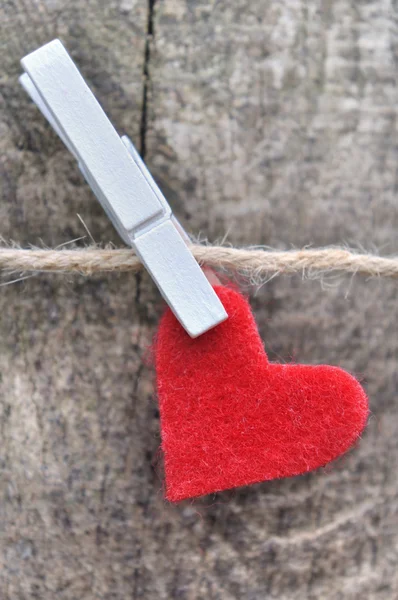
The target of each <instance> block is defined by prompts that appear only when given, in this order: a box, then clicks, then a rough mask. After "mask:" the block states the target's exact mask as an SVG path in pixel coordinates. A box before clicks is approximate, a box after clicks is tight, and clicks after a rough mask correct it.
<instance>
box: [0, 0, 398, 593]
mask: <svg viewBox="0 0 398 600" xmlns="http://www.w3.org/2000/svg"><path fill="white" fill-rule="evenodd" d="M152 4H153V3H152V2H150V3H149V5H150V6H152ZM147 10H148V5H147V2H146V1H144V0H112V1H111V2H101V1H100V0H89V1H83V0H73V1H72V2H61V1H59V0H51V1H50V0H46V1H43V0H41V1H36V2H33V1H31V2H25V3H23V2H22V1H21V0H19V1H8V2H3V4H2V6H1V8H0V27H1V33H0V36H1V41H2V47H3V49H4V50H5V51H4V52H3V56H2V68H1V69H2V72H1V75H0V80H1V85H2V90H1V91H2V96H1V98H2V100H1V107H0V128H1V136H0V156H1V163H0V164H1V177H2V179H1V183H2V185H1V192H0V221H1V228H0V234H1V235H3V236H4V237H5V238H6V239H9V238H13V239H15V240H17V241H20V242H22V243H28V242H31V243H38V242H39V240H40V238H42V239H43V241H44V242H45V243H46V244H48V245H55V244H59V243H63V242H67V241H69V240H70V239H73V238H75V237H79V236H80V235H84V233H85V232H84V230H83V229H82V227H81V225H80V222H79V220H78V219H77V218H76V213H79V214H81V215H82V217H83V219H84V221H85V222H86V223H87V225H88V227H89V229H90V231H91V232H92V233H93V235H94V237H95V239H96V240H97V241H103V242H104V241H105V242H106V241H108V240H113V241H115V242H116V243H119V242H118V240H117V237H116V235H115V234H114V232H113V230H112V226H111V225H110V224H109V223H108V221H107V219H106V217H105V216H104V215H103V213H102V211H101V208H100V206H99V204H98V203H97V201H96V200H95V199H94V198H93V196H92V194H91V193H90V191H89V190H88V189H87V187H86V186H85V185H84V183H83V181H82V179H81V177H80V175H79V172H78V170H77V168H76V165H75V164H74V161H73V159H72V158H71V157H70V156H69V155H68V153H67V151H66V150H65V149H64V148H63V146H62V144H61V142H59V140H57V138H56V136H55V134H54V133H53V132H52V131H51V130H50V128H49V127H48V126H47V125H46V124H45V123H44V121H43V120H42V119H41V117H39V115H38V113H37V112H36V109H35V108H34V107H33V106H32V105H30V104H29V102H28V101H27V98H26V96H25V95H24V93H23V91H22V90H20V89H19V87H18V84H17V75H18V73H19V72H20V69H19V65H18V61H19V59H20V57H21V56H23V55H25V54H26V53H27V52H29V51H31V50H33V49H34V48H36V47H37V46H39V45H40V44H42V43H44V42H46V41H48V40H50V39H51V38H53V37H55V36H59V37H60V38H61V39H63V41H64V42H65V43H66V45H67V47H68V49H69V50H71V51H72V55H73V56H74V57H75V58H76V60H77V61H78V63H79V66H80V68H81V70H82V72H83V74H84V75H85V77H86V78H87V80H88V81H89V83H90V84H91V85H92V87H93V89H94V91H95V93H96V94H97V97H98V98H99V99H100V101H101V103H102V104H103V106H104V107H105V109H106V111H107V112H108V114H109V115H110V117H111V119H112V121H113V122H114V123H115V125H116V126H117V128H118V130H119V131H120V132H125V133H127V134H129V135H130V136H131V137H132V138H133V139H134V141H135V142H136V143H137V144H138V145H139V146H140V145H141V146H143V147H144V148H145V149H146V157H147V159H148V163H149V166H150V168H151V169H152V170H153V172H154V175H155V176H156V177H157V179H158V181H159V183H160V185H161V186H162V189H163V191H164V192H165V194H166V196H167V197H168V198H169V199H170V201H171V203H172V204H173V205H174V207H175V209H176V212H177V215H178V217H180V218H181V220H182V221H183V222H184V224H185V225H187V226H188V227H191V228H192V230H193V231H195V232H198V231H202V232H203V233H204V234H207V235H209V237H210V238H213V239H214V238H215V237H217V236H218V237H222V236H223V235H224V234H226V233H228V239H229V240H230V241H231V242H234V243H242V244H258V243H265V244H270V245H273V246H278V247H284V246H289V245H290V244H296V245H303V244H308V243H312V244H314V245H317V244H327V243H337V244H340V243H344V242H346V241H349V242H351V243H358V244H363V245H364V246H365V247H366V248H371V247H372V246H373V245H376V246H377V247H380V248H381V249H382V251H383V253H390V252H391V253H392V252H397V249H398V238H397V235H396V232H397V229H398V212H397V206H398V203H397V191H396V181H395V178H396V175H395V164H396V162H397V158H398V150H397V144H396V135H397V132H396V111H397V108H396V107H397V105H398V104H397V94H398V92H397V86H396V73H395V63H396V56H397V39H398V37H397V14H398V13H397V9H396V6H395V5H394V4H393V3H392V2H390V1H389V0H374V1H373V2H354V0H339V1H338V2H326V1H322V2H315V0H310V1H309V2H305V1H304V0H303V1H300V0H297V1H295V2H291V1H289V2H288V1H287V0H282V1H278V2H273V3H265V2H260V1H258V2H249V1H246V0H234V1H233V2H227V1H226V0H218V1H211V0H199V1H195V2H191V1H188V0H178V1H176V2H174V1H172V0H165V1H163V2H161V1H159V2H156V3H155V5H154V7H153V6H152V13H151V18H150V19H149V21H150V26H149V30H150V31H152V33H153V43H152V44H151V46H150V48H149V49H148V48H147V49H146V48H145V34H146V32H147V30H148V12H147ZM148 50H149V52H148ZM145 57H146V58H145ZM144 58H145V61H144ZM144 62H146V63H147V64H144ZM143 73H147V74H148V75H149V82H148V83H149V85H148V87H147V92H148V93H147V98H146V102H145V109H144V107H143V106H142V99H143V97H144V96H145V93H144V89H143V77H142V75H143ZM140 137H141V139H140ZM17 276H18V274H17ZM326 283H331V284H336V283H337V282H336V281H335V280H329V282H326ZM251 291H253V290H251ZM0 302H1V306H0V310H1V315H2V318H1V323H0V330H1V337H0V340H1V341H0V373H1V382H0V432H1V445H0V494H1V501H0V539H1V544H0V545H1V554H0V555H1V559H0V560H1V569H0V581H1V584H0V590H1V594H0V595H1V597H2V598H3V597H4V598H5V599H6V600H8V599H11V598H12V599H13V600H14V598H18V599H19V598H21V599H25V598H26V599H27V598H29V599H30V598H35V597H37V598H40V599H41V600H47V599H48V600H50V599H51V600H53V598H60V599H68V600H69V599H70V600H72V599H75V598H78V599H79V600H85V599H87V600H91V599H94V598H95V599H97V598H104V599H105V598H106V599H107V600H108V599H116V600H119V599H120V600H121V599H122V598H123V599H124V598H128V597H132V598H139V597H143V598H147V599H151V598H156V599H157V598H162V599H168V598H174V597H181V598H187V599H188V598H189V599H194V598H198V599H199V598H204V597H206V598H209V599H210V598H211V599H217V598H220V599H222V600H228V599H231V600H232V599H233V598H253V599H257V598H259V599H260V598H261V599H262V598H266V597H274V598H280V599H288V600H294V599H299V600H302V598H308V599H316V600H318V598H322V599H323V598H324V599H327V600H337V599H339V600H340V599H342V598H344V600H345V599H353V600H354V599H356V598H358V597H363V598H378V599H379V598H380V599H384V598H385V599H386V600H387V599H388V600H390V599H391V598H394V597H395V596H396V595H397V589H398V579H397V572H398V570H397V556H396V545H397V533H396V530H397V527H396V523H397V519H398V517H397V508H396V507H397V496H398V488H397V478H396V472H397V467H398V447H397V439H398V438H397V432H398V419H397V411H396V405H395V398H396V392H397V375H396V357H397V353H398V336H397V325H396V323H397V316H398V301H397V294H396V284H394V283H393V282H385V281H380V282H367V281H365V280H361V279H354V280H353V281H348V280H347V279H343V280H341V281H340V284H339V285H333V286H331V287H330V286H328V285H326V286H321V285H320V284H319V282H313V281H306V282H302V281H300V279H299V278H298V277H297V278H296V277H294V278H290V279H287V278H281V279H275V280H273V281H271V282H269V283H268V284H267V285H266V286H264V287H263V288H262V289H261V290H260V291H259V292H258V294H257V295H256V296H255V297H254V294H253V295H252V302H253V306H254V308H255V311H256V317H257V319H258V322H259V327H260V331H261V334H262V336H263V338H264V340H265V344H266V347H267V350H268V352H269V354H270V355H271V356H272V357H273V358H274V359H275V360H290V359H291V358H292V357H293V358H294V359H295V360H300V361H303V362H304V361H308V362H311V363H319V362H330V363H332V364H340V365H341V366H343V367H345V368H347V369H349V370H351V371H354V372H356V373H357V374H358V375H359V376H361V377H363V378H364V381H365V384H366V386H367V389H368V391H369V394H370V397H371V403H372V410H373V416H372V418H371V420H370V424H369V427H368V430H367V432H366V434H365V436H364V439H363V440H362V442H361V444H360V446H359V448H358V449H356V450H355V451H354V452H352V453H351V454H349V456H348V457H347V458H345V459H344V460H343V461H341V462H340V463H338V464H337V465H334V466H333V467H332V468H331V469H330V470H329V469H328V470H327V471H326V472H325V473H315V474H312V475H308V476H305V477H302V478H294V479H291V480H286V481H280V482H274V483H268V484H262V485H258V486H254V487H253V488H250V489H247V490H246V489H243V490H239V491H236V492H232V493H225V494H221V495H219V497H217V498H216V499H215V500H214V499H212V498H207V499H205V500H203V501H200V502H198V503H197V504H195V505H193V506H191V505H189V504H187V505H185V506H178V507H170V506H167V505H165V504H164V502H163V500H162V494H161V480H160V475H158V473H159V468H158V466H154V465H156V464H157V459H158V446H159V433H158V417H157V407H156V402H155V397H154V391H153V381H152V379H153V374H152V372H151V370H150V368H148V367H147V357H148V353H149V347H150V344H151V340H152V335H153V332H154V331H155V327H156V322H157V319H158V316H159V314H160V310H161V304H160V302H158V295H157V293H156V291H155V290H154V288H153V286H152V285H151V284H150V283H149V282H148V280H147V279H146V278H143V280H142V281H141V279H137V280H136V279H135V278H133V277H132V276H131V275H128V274H124V275H118V276H115V275H113V276H112V275H109V276H104V277H95V278H93V279H90V280H85V279H83V278H67V279H63V278H60V277H57V276H40V277H37V278H33V279H29V280H27V281H24V282H21V283H19V284H15V285H12V286H8V287H3V288H2V289H1V296H0Z"/></svg>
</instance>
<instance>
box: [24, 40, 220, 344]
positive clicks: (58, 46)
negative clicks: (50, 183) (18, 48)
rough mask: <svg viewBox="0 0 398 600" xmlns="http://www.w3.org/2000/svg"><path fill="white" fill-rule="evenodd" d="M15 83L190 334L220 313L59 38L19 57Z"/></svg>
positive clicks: (143, 171) (142, 172)
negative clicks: (66, 151)
mask: <svg viewBox="0 0 398 600" xmlns="http://www.w3.org/2000/svg"><path fill="white" fill-rule="evenodd" d="M21 64H22V67H23V69H24V70H25V71H26V72H25V73H24V74H23V75H22V76H21V78H20V82H21V84H22V85H23V87H24V88H25V90H26V91H27V92H28V94H29V95H30V97H31V98H32V100H33V101H34V102H35V103H36V104H37V106H38V108H39V109H40V110H41V112H42V113H43V115H44V116H45V117H46V118H47V119H48V121H49V122H50V124H51V125H52V126H53V128H54V129H55V131H56V132H57V133H58V135H59V136H60V137H61V139H62V140H63V142H64V143H65V145H66V146H67V148H68V149H69V150H70V151H71V152H72V154H73V155H74V156H75V158H76V160H77V161H78V163H79V167H80V170H81V172H82V173H83V175H84V177H85V179H86V181H87V182H88V184H89V185H90V187H91V188H92V190H93V192H94V193H95V195H96V197H97V198H98V200H99V201H100V202H101V204H102V206H103V208H104V210H105V212H106V213H107V215H108V217H109V218H110V219H111V221H112V223H113V224H114V226H115V228H116V229H117V231H118V233H119V235H120V237H121V238H122V239H123V240H124V241H125V242H126V243H127V244H129V245H131V246H132V247H133V248H134V250H135V252H136V253H137V254H138V256H139V257H140V259H141V261H142V262H143V264H144V265H145V267H146V268H147V270H148V271H149V273H150V275H151V276H152V278H153V280H154V281H155V283H156V285H157V286H158V288H159V290H160V292H161V294H162V296H163V297H164V299H165V300H166V302H167V303H168V304H169V306H170V308H171V310H172V311H173V312H174V314H175V316H176V317H177V319H178V320H179V321H180V323H181V325H182V326H183V327H184V328H185V329H186V331H187V332H188V334H189V335H190V336H191V337H197V336H199V335H201V334H202V333H204V332H205V331H207V330H209V329H211V328H212V327H215V326H216V325H218V324H219V323H221V322H222V321H224V320H225V319H226V318H227V317H228V315H227V313H226V312H225V309H224V307H223V305H222V304H221V302H220V300H219V299H218V297H217V295H216V294H215V292H214V290H213V288H212V287H211V285H210V283H209V281H208V280H207V279H206V276H205V274H204V273H203V271H202V270H201V268H200V267H199V265H198V263H197V262H196V260H195V259H194V257H193V255H192V253H191V252H190V250H189V247H188V245H187V241H189V238H188V237H187V236H186V234H185V232H184V230H183V229H182V227H181V226H180V225H179V223H178V221H177V220H176V219H175V218H174V217H173V215H172V211H171V208H170V206H169V205H168V203H167V201H166V199H165V198H164V196H163V194H162V192H161V191H160V189H159V188H158V186H157V184H156V183H155V181H154V179H153V178H152V176H151V174H150V173H149V171H148V169H147V167H146V166H145V164H144V162H143V161H142V159H141V157H140V156H139V154H138V152H137V151H136V149H135V148H134V146H133V144H132V142H131V141H130V140H129V139H128V138H127V137H126V136H124V137H123V138H120V137H119V135H118V133H117V132H116V130H115V129H114V127H113V125H112V124H111V122H110V121H109V119H108V118H107V116H106V115H105V113H104V111H103V110H102V108H101V106H100V105H99V103H98V101H97V100H96V98H95V97H94V95H93V93H92V92H91V91H90V89H89V88H88V86H87V84H86V83H85V81H84V79H83V77H82V76H81V74H80V72H79V70H78V69H77V67H76V65H75V64H74V62H73V61H72V59H71V58H70V56H69V54H68V53H67V51H66V50H65V48H64V46H63V45H62V43H61V42H60V41H59V40H53V41H52V42H50V43H49V44H46V45H45V46H42V47H41V48H39V49H38V50H36V51H35V52H32V53H31V54H28V55H27V56H25V57H24V58H23V59H22V60H21Z"/></svg>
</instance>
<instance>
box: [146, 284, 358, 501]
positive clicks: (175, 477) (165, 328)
mask: <svg viewBox="0 0 398 600" xmlns="http://www.w3.org/2000/svg"><path fill="white" fill-rule="evenodd" d="M214 289H215V290H216V293H217V295H218V296H219V298H220V300H221V302H222V303H223V305H224V307H225V309H226V311H227V313H228V315H229V318H228V319H227V320H226V321H225V322H224V323H222V324H221V325H218V326H217V327H216V328H215V329H212V330H211V331H208V332H207V333H205V334H203V335H202V336H200V337H199V338H196V339H191V338H190V337H189V336H188V335H187V333H186V332H185V331H184V329H183V328H182V327H181V325H180V324H179V323H178V321H177V320H176V318H175V317H174V315H173V314H172V313H171V311H170V310H168V311H167V312H166V313H165V315H164V317H163V318H162V321H161V324H160V328H159V332H158V338H157V343H156V348H155V360H156V371H157V385H158V395H159V405H160V419H161V429H162V449H163V452H164V465H165V479H166V497H167V499H168V500H170V501H173V502H176V501H178V500H182V499H184V498H191V497H195V496H202V495H204V494H209V493H211V492H216V491H220V490H225V489H229V488H233V487H236V486H241V485H247V484H250V483H256V482H259V481H265V480H270V479H275V478H280V477H289V476H292V475H298V474H301V473H306V472H307V471H310V470H312V469H316V468H317V467H321V466H324V465H325V464H326V463H328V462H329V461H331V460H333V459H335V458H337V457H338V456H339V455H341V454H342V453H343V452H345V451H346V450H347V449H348V448H349V447H350V446H351V445H352V444H353V443H354V442H355V441H356V440H357V438H358V436H359V435H360V433H361V431H362V430H363V428H364V426H365V424H366V420H367V416H368V401H367V397H366V395H365V392H364V391H363V389H362V387H361V386H360V384H359V383H358V382H357V381H356V379H354V377H352V376H351V375H349V374H348V373H346V372H345V371H343V370H342V369H340V368H337V367H330V366H308V365H295V364H274V363H270V362H269V361H268V358H267V355H266V353H265V351H264V348H263V344H262V342H261V339H260V337H259V334H258V331H257V327H256V323H255V321H254V317H253V315H252V313H251V310H250V306H249V304H248V303H247V301H246V300H245V299H244V298H243V297H242V295H241V294H240V293H239V292H237V291H235V290H233V289H230V288H227V287H222V286H217V287H215V288H214Z"/></svg>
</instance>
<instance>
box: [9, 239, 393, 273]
mask: <svg viewBox="0 0 398 600" xmlns="http://www.w3.org/2000/svg"><path fill="white" fill-rule="evenodd" d="M191 250H192V252H193V254H194V256H195V258H196V259H197V260H198V261H199V263H200V264H201V265H207V266H209V267H215V268H221V269H224V270H227V271H232V272H239V273H241V274H242V275H244V276H245V277H247V278H249V279H251V280H253V281H257V282H258V281H264V280H265V279H267V278H269V277H270V276H275V275H281V274H289V275H291V274H293V273H301V274H304V275H307V276H310V277H317V276H318V277H319V276H323V275H325V274H328V273H333V272H336V273H337V272H341V273H359V274H361V275H367V276H369V277H392V278H398V257H392V258H384V257H381V256H375V255H372V254H360V253H356V252H354V251H352V250H346V249H343V248H321V249H304V250H289V251H277V250H267V249H261V248H247V249H238V248H229V247H223V246H205V245H196V244H194V245H192V246H191ZM142 268H143V266H142V264H141V262H140V260H139V259H138V258H137V256H135V254H134V253H133V252H132V250H129V249H120V250H117V249H101V248H98V247H96V246H91V247H87V248H83V249H73V250H69V249H59V250H47V249H35V248H32V249H29V250H24V249H20V248H9V247H3V248H0V269H1V270H3V271H7V272H19V273H32V272H34V273H37V272H43V271H45V272H47V271H48V272H65V273H81V274H84V275H91V274H93V273H100V272H104V271H131V272H133V273H134V272H138V271H140V270H141V269H142Z"/></svg>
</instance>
